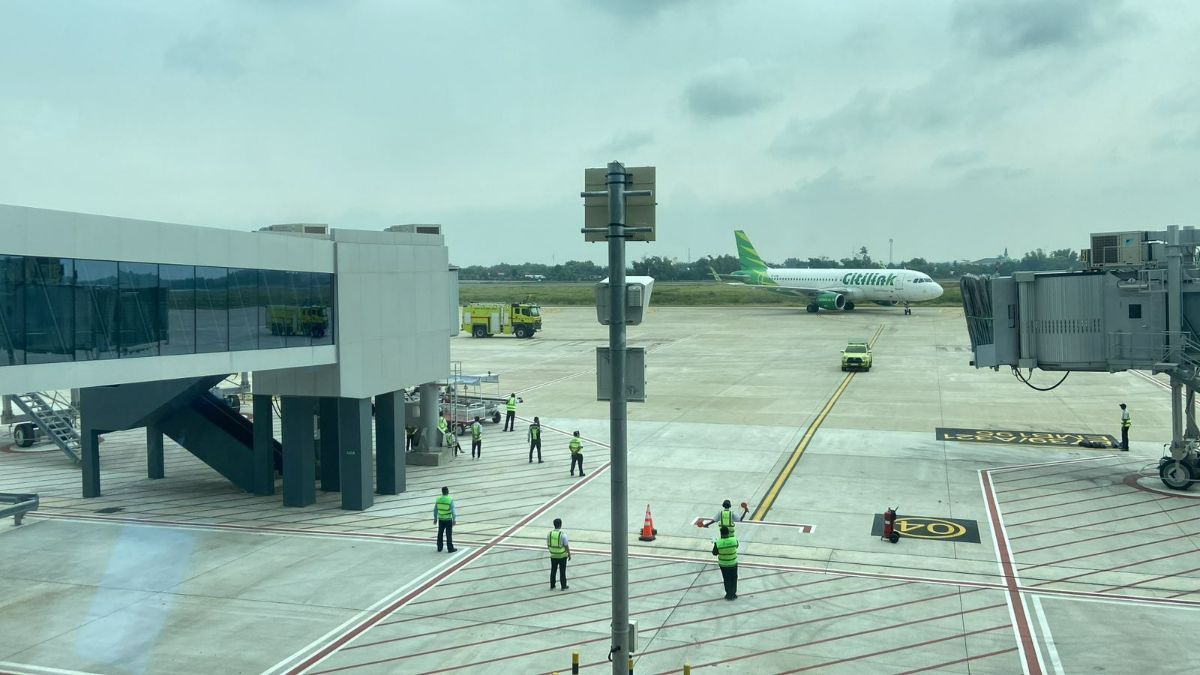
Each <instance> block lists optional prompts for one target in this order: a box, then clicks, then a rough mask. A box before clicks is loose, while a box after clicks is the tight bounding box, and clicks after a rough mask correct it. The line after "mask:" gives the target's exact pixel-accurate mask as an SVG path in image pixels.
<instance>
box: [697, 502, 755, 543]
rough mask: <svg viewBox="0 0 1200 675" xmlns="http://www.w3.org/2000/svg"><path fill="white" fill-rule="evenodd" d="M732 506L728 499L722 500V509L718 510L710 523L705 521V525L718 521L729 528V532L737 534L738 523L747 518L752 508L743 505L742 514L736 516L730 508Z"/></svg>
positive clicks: (721, 525)
mask: <svg viewBox="0 0 1200 675" xmlns="http://www.w3.org/2000/svg"><path fill="white" fill-rule="evenodd" d="M744 503H745V502H743V504H744ZM731 506H733V504H732V503H731V502H730V501H729V500H728V499H726V500H725V501H723V502H721V510H720V511H718V512H717V517H716V518H713V519H712V520H711V521H709V522H708V523H705V525H704V526H705V527H708V526H709V525H712V524H713V523H717V524H719V526H720V527H723V528H725V529H727V530H729V534H731V535H732V534H735V533H736V531H737V523H738V522H740V521H742V520H745V519H746V514H747V513H750V509H749V508H748V507H746V506H743V507H742V514H741V515H740V516H735V515H733V511H732V510H731V509H730V507H731Z"/></svg>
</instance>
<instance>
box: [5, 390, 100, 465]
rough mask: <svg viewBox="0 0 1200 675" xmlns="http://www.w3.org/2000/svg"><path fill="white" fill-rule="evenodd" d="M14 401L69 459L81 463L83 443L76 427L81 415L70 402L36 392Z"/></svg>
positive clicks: (16, 398) (23, 395) (15, 397)
mask: <svg viewBox="0 0 1200 675" xmlns="http://www.w3.org/2000/svg"><path fill="white" fill-rule="evenodd" d="M12 401H13V403H16V404H17V407H18V408H20V409H21V410H22V411H23V412H24V413H25V414H26V415H28V416H29V421H30V422H33V423H34V424H36V425H37V427H38V428H39V429H41V430H42V433H44V434H46V436H47V437H48V438H50V440H52V441H54V444H55V445H57V446H58V447H59V448H60V449H61V450H62V451H63V452H64V453H66V455H67V457H70V458H71V460H72V461H74V462H75V463H76V464H78V463H79V454H80V453H79V451H80V448H81V447H82V445H83V441H82V439H81V438H80V436H79V431H78V430H77V429H76V428H75V426H74V421H75V420H76V419H78V418H79V413H78V411H77V410H75V408H74V407H72V406H71V403H70V401H65V402H64V401H62V400H61V399H60V398H59V397H56V396H53V395H49V394H45V393H42V392H36V391H31V392H28V393H25V394H16V395H14V396H13V397H12ZM64 403H65V404H64Z"/></svg>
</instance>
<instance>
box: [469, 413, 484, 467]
mask: <svg viewBox="0 0 1200 675" xmlns="http://www.w3.org/2000/svg"><path fill="white" fill-rule="evenodd" d="M482 457H483V425H482V424H480V423H479V415H476V416H475V421H474V422H472V423H471V459H480V458H482Z"/></svg>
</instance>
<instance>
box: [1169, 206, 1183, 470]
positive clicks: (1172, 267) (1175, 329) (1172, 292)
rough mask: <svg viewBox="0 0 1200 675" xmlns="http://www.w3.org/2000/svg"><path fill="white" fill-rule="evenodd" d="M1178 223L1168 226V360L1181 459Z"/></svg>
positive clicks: (1174, 450)
mask: <svg viewBox="0 0 1200 675" xmlns="http://www.w3.org/2000/svg"><path fill="white" fill-rule="evenodd" d="M1179 248H1180V247H1179V226H1178V225H1168V226H1167V329H1168V330H1169V331H1170V332H1169V333H1168V338H1167V339H1168V340H1169V341H1170V342H1169V344H1168V346H1169V356H1168V357H1167V360H1168V361H1170V362H1171V363H1174V364H1176V365H1175V367H1174V370H1173V371H1172V372H1171V374H1170V375H1171V457H1172V458H1173V459H1176V460H1180V459H1183V456H1184V449H1185V448H1186V447H1187V444H1186V443H1185V442H1184V440H1183V396H1182V394H1183V381H1182V380H1181V379H1180V378H1179V369H1180V368H1181V367H1182V366H1183V314H1182V312H1183V307H1182V305H1183V269H1182V267H1183V260H1182V258H1181V256H1182V253H1181V251H1180V250H1179Z"/></svg>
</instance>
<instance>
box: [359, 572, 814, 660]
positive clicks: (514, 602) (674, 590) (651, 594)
mask: <svg viewBox="0 0 1200 675" xmlns="http://www.w3.org/2000/svg"><path fill="white" fill-rule="evenodd" d="M787 573H788V571H787V570H780V571H773V572H768V573H766V574H759V575H756V576H753V577H747V578H748V579H762V578H765V577H773V576H777V575H780V574H787ZM832 578H835V579H836V578H837V577H832ZM719 583H722V582H720V581H713V582H711V583H707V584H701V585H700V586H699V587H700V588H703V587H705V586H715V585H717V584H719ZM695 587H697V586H696V585H695V584H688V585H687V586H677V587H675V588H667V589H664V590H661V591H651V592H649V593H639V594H637V595H631V596H629V599H630V600H636V599H641V598H650V597H654V596H656V595H665V594H667V593H678V592H680V591H686V590H688V589H689V588H695ZM606 588H611V587H610V586H601V587H599V588H597V589H589V590H601V589H606ZM524 602H529V601H528V600H506V601H505V602H496V603H492V604H490V605H478V606H475V607H464V608H462V609H453V610H449V611H444V612H438V613H437V615H436V616H438V617H439V618H442V617H447V616H450V615H452V614H462V613H463V612H475V611H479V610H481V609H495V608H496V607H508V606H511V605H519V604H523V603H524ZM609 603H610V601H609V600H596V601H594V602H585V603H583V604H581V605H571V606H570V607H564V608H562V609H563V610H564V611H566V610H576V609H583V608H585V607H596V606H599V605H608V604H609ZM555 611H557V609H556V610H555ZM538 614H541V612H538ZM525 616H526V615H518V616H516V617H512V618H514V619H519V618H524V617H525ZM428 618H429V617H428V616H408V617H404V618H403V619H397V620H395V621H384V622H383V623H381V624H379V626H380V627H381V628H382V627H383V626H394V625H396V624H401V623H408V622H410V621H425V620H426V619H428ZM509 620H511V619H503V620H502V621H509ZM459 621H472V620H471V619H459ZM474 623H477V624H478V623H487V622H479V621H474ZM447 630H457V629H447ZM438 632H441V631H438ZM347 649H349V648H347Z"/></svg>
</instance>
